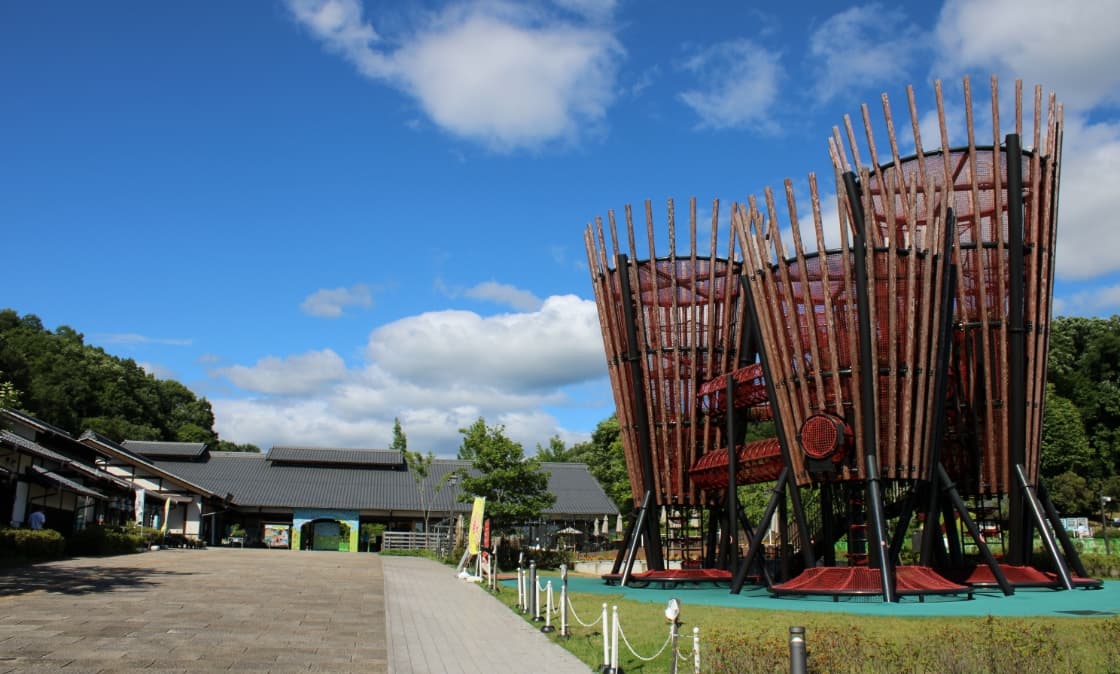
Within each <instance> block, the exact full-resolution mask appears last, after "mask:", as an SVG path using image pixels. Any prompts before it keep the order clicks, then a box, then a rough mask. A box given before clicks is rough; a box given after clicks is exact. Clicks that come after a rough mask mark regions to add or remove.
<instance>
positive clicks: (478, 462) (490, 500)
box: [459, 417, 556, 533]
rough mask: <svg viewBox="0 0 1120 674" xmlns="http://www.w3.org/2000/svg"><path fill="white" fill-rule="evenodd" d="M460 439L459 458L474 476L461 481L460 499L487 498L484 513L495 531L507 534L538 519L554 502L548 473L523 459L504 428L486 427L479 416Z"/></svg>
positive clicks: (532, 462) (463, 431)
mask: <svg viewBox="0 0 1120 674" xmlns="http://www.w3.org/2000/svg"><path fill="white" fill-rule="evenodd" d="M459 433H461V434H462V436H463V442H462V445H460V447H459V458H464V457H469V458H470V461H471V464H472V467H473V468H474V474H472V475H470V476H466V477H464V478H463V481H462V487H463V493H462V494H460V496H459V500H461V501H464V502H467V501H471V500H473V499H474V497H478V496H482V497H485V498H486V513H487V516H488V517H489V518H490V520H491V526H492V528H493V530H494V531H495V532H498V533H502V532H508V531H509V530H510V529H512V528H513V526H514V525H516V524H518V523H521V522H532V521H535V520H537V519H539V518H540V516H541V512H542V511H544V509H545V508H547V507H549V506H551V505H552V504H553V503H555V502H556V497H555V496H554V495H553V494H551V493H549V491H548V474H547V473H545V472H542V471H541V465H540V461H539V460H537V459H527V458H525V450H524V448H522V446H521V445H520V444H518V443H516V442H514V441H512V440H510V439H509V438H507V437H506V435H505V427H504V426H493V427H490V426H487V425H486V421H485V420H484V419H483V418H482V417H479V418H478V421H476V422H475V423H473V424H471V425H470V426H469V427H467V428H460V429H459Z"/></svg>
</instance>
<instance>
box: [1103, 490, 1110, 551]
mask: <svg viewBox="0 0 1120 674" xmlns="http://www.w3.org/2000/svg"><path fill="white" fill-rule="evenodd" d="M1111 502H1112V497H1111V496H1104V495H1103V494H1102V495H1101V528H1102V530H1103V531H1104V554H1105V556H1108V555H1111V554H1112V552H1111V551H1110V550H1109V546H1108V518H1107V517H1106V516H1105V506H1107V505H1108V504H1109V503H1111Z"/></svg>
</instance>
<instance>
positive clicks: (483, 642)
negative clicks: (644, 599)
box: [381, 557, 591, 674]
mask: <svg viewBox="0 0 1120 674" xmlns="http://www.w3.org/2000/svg"><path fill="white" fill-rule="evenodd" d="M381 563H382V566H383V567H384V569H385V601H386V608H387V609H388V615H389V644H390V648H389V671H390V672H392V673H394V674H408V673H410V672H415V673H416V674H424V673H426V672H447V673H448V674H477V673H482V672H503V673H504V672H510V673H511V674H512V673H515V672H526V673H527V672H532V673H533V674H587V673H588V672H589V671H591V670H590V668H588V666H587V665H585V664H583V663H582V662H580V660H579V659H578V658H576V657H575V656H574V655H572V654H571V653H569V652H568V651H566V650H564V649H563V648H562V647H560V646H558V645H557V644H555V643H553V642H552V641H550V640H549V639H548V638H547V637H546V636H544V635H543V634H541V632H540V630H539V629H538V628H536V627H533V626H532V625H531V624H529V623H527V622H526V621H525V620H524V619H522V618H520V617H519V616H517V615H516V614H514V613H513V612H512V611H510V610H509V609H508V608H506V607H505V605H504V604H501V603H500V602H498V601H497V600H495V599H494V598H493V597H491V596H490V595H489V594H488V593H487V592H486V590H484V589H482V588H481V587H479V586H478V585H477V584H474V583H468V582H465V581H462V580H459V579H458V578H456V577H455V575H454V571H453V570H452V569H450V568H448V567H446V566H444V565H442V564H438V563H436V562H433V561H430V560H425V559H417V558H412V557H383V558H382V559H381Z"/></svg>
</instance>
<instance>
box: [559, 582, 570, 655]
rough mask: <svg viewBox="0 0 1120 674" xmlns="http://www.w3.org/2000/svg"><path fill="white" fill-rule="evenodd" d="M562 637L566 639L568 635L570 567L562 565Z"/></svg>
mask: <svg viewBox="0 0 1120 674" xmlns="http://www.w3.org/2000/svg"><path fill="white" fill-rule="evenodd" d="M560 636H562V637H564V638H565V639H566V638H568V637H569V636H571V635H570V634H568V565H567V564H561V565H560Z"/></svg>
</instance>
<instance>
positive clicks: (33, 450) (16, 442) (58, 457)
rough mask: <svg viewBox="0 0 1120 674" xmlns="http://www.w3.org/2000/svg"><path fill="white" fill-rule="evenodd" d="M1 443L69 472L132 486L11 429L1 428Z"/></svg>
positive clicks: (117, 485) (120, 486)
mask: <svg viewBox="0 0 1120 674" xmlns="http://www.w3.org/2000/svg"><path fill="white" fill-rule="evenodd" d="M0 444H3V445H8V446H9V447H12V448H13V449H16V450H18V451H22V452H25V453H27V454H31V455H34V456H38V457H39V458H42V459H48V460H50V461H54V462H56V463H58V464H60V465H61V466H62V467H63V470H66V471H68V472H73V473H79V474H81V475H82V476H83V477H87V478H91V479H94V480H98V481H101V482H106V483H109V484H112V485H113V486H115V487H118V488H121V489H131V486H130V485H129V484H128V482H126V481H124V480H122V479H120V478H118V477H115V476H113V475H110V474H109V473H107V472H105V471H103V470H100V469H99V468H97V467H95V466H89V465H86V464H84V463H82V462H81V461H77V460H75V459H71V458H70V457H68V456H65V455H63V454H59V453H58V452H56V451H54V450H52V449H48V448H46V447H44V446H42V445H40V444H39V443H37V442H33V441H31V440H28V439H27V438H25V437H23V436H20V435H16V434H15V433H12V432H11V431H8V430H4V429H0Z"/></svg>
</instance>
